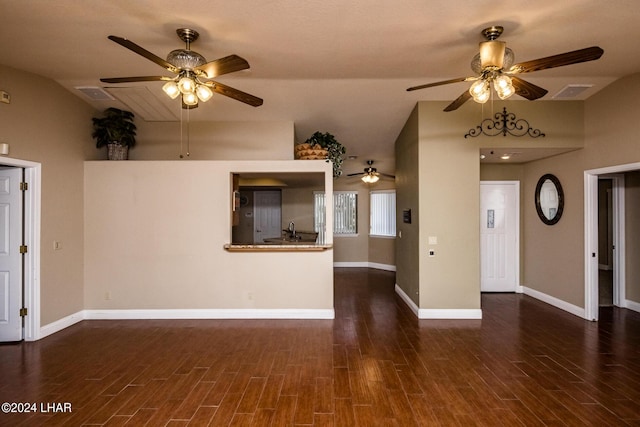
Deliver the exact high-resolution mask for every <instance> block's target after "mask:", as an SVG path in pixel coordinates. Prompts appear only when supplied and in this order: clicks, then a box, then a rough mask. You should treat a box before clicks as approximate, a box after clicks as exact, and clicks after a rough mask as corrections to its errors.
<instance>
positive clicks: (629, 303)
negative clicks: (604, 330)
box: [624, 299, 640, 313]
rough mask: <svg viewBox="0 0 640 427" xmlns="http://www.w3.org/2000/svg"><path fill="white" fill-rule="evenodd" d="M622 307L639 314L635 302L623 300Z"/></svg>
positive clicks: (639, 309) (639, 311)
mask: <svg viewBox="0 0 640 427" xmlns="http://www.w3.org/2000/svg"><path fill="white" fill-rule="evenodd" d="M624 307H625V308H628V309H629V310H633V311H637V312H638V313H640V303H637V302H635V301H631V300H628V299H626V300H624Z"/></svg>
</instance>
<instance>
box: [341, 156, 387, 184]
mask: <svg viewBox="0 0 640 427" xmlns="http://www.w3.org/2000/svg"><path fill="white" fill-rule="evenodd" d="M367 165H368V166H367V167H366V168H364V172H358V173H350V174H349V175H347V176H359V175H362V177H361V178H360V179H361V180H362V182H364V183H365V184H375V183H376V182H378V181H379V180H380V176H384V177H387V178H391V179H395V178H396V177H395V176H394V175H389V174H386V173H381V172H378V170H377V169H376V168H374V167H373V160H367Z"/></svg>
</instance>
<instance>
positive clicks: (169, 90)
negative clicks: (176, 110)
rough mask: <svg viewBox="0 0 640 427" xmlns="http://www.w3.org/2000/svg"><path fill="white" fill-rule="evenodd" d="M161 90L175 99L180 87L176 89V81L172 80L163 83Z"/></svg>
mask: <svg viewBox="0 0 640 427" xmlns="http://www.w3.org/2000/svg"><path fill="white" fill-rule="evenodd" d="M162 90H163V91H164V93H166V94H167V95H169V97H170V98H171V99H176V98H177V97H178V95H180V89H178V85H177V84H176V82H173V81H171V82H167V83H165V84H164V86H162Z"/></svg>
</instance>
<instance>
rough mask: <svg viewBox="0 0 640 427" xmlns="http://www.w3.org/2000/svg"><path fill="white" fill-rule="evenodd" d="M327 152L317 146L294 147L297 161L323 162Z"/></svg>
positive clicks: (301, 145)
mask: <svg viewBox="0 0 640 427" xmlns="http://www.w3.org/2000/svg"><path fill="white" fill-rule="evenodd" d="M327 154H328V151H327V150H325V149H324V148H322V147H320V146H319V145H314V146H313V147H312V146H311V145H309V144H306V143H305V144H298V145H296V147H295V157H296V159H298V160H324V159H326V158H327Z"/></svg>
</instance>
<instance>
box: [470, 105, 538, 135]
mask: <svg viewBox="0 0 640 427" xmlns="http://www.w3.org/2000/svg"><path fill="white" fill-rule="evenodd" d="M494 117H495V120H492V119H484V120H483V121H482V122H481V123H480V124H479V125H478V126H476V127H475V128H473V129H469V133H467V134H466V135H465V136H464V137H465V138H466V137H468V136H472V137H476V136H479V135H481V134H483V135H487V136H498V135H500V134H502V136H507V134H509V135H511V136H518V137H520V136H525V135H529V136H530V137H531V138H538V137H544V136H545V135H544V133H542V132H540V129H533V128H531V126H529V122H528V121H526V120H525V119H518V120H516V115H515V114H513V113H507V108H506V107H504V108H503V109H502V113H496V114H495V115H494Z"/></svg>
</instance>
